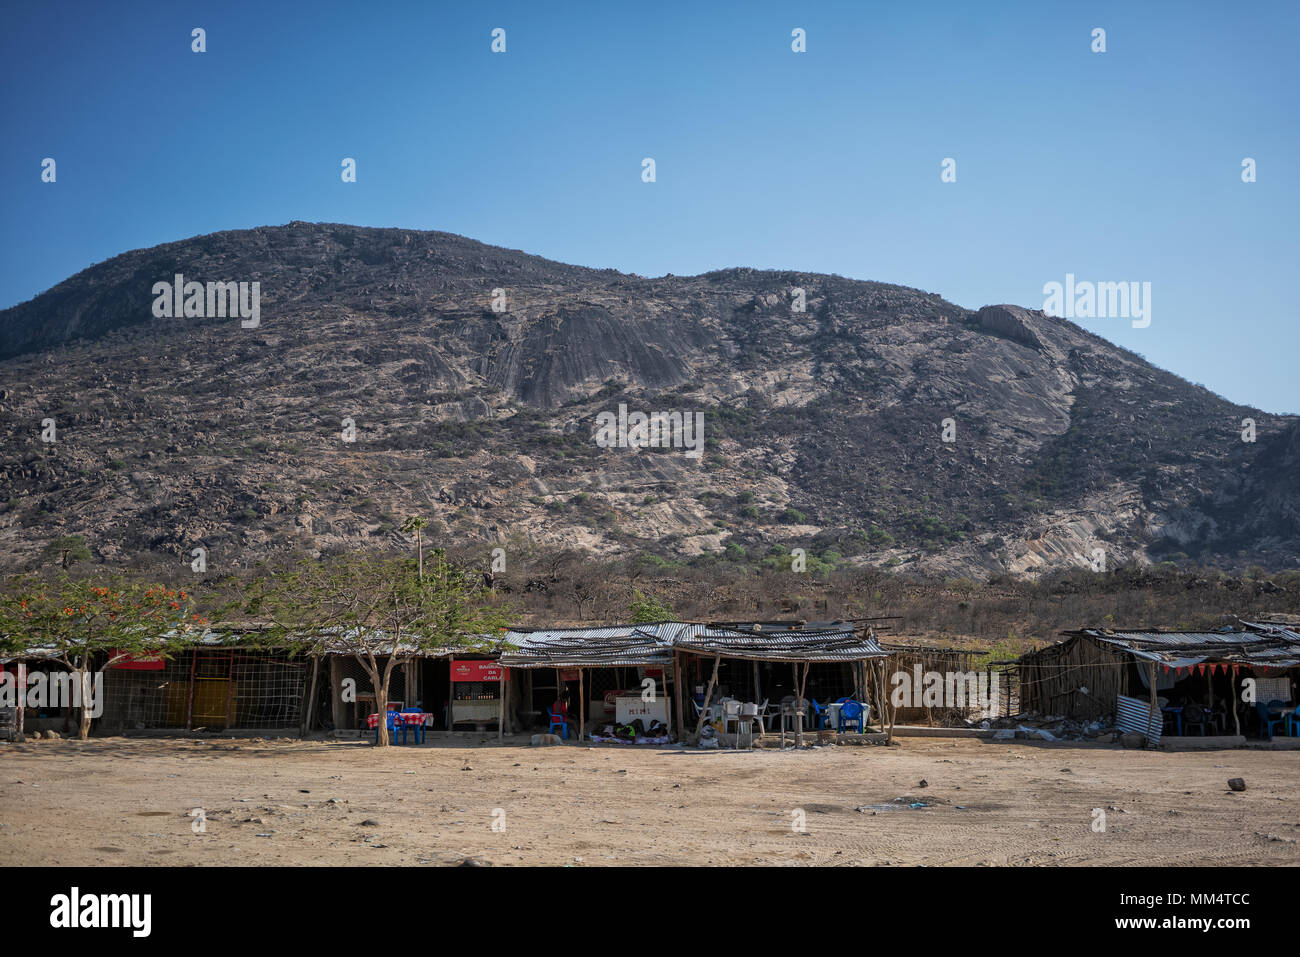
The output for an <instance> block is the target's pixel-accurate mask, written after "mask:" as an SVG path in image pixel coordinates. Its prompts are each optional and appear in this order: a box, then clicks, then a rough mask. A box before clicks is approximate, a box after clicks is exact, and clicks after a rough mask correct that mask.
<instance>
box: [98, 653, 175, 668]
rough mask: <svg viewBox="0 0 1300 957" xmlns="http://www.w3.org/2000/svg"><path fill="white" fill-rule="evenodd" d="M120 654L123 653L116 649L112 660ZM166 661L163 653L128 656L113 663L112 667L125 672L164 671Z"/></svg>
mask: <svg viewBox="0 0 1300 957" xmlns="http://www.w3.org/2000/svg"><path fill="white" fill-rule="evenodd" d="M120 654H123V652H121V651H118V650H116V649H114V650H113V653H112V655H111V656H110V659H111V658H116V657H117V656H118V655H120ZM165 660H166V659H165V658H163V656H162V653H161V652H158V653H156V654H143V655H127V656H126V657H125V658H123V659H121V660H120V661H115V662H113V665H112V667H114V668H121V669H123V670H125V671H162V670H163V668H164V667H165V665H164V661H165Z"/></svg>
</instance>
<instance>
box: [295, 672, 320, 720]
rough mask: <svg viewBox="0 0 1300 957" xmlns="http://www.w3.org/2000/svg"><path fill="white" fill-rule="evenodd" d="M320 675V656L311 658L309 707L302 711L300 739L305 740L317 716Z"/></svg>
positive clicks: (308, 693) (308, 692)
mask: <svg viewBox="0 0 1300 957" xmlns="http://www.w3.org/2000/svg"><path fill="white" fill-rule="evenodd" d="M319 675H320V655H312V656H311V683H310V684H309V685H308V691H307V705H306V707H304V708H303V709H302V728H301V730H300V731H299V732H298V737H300V738H305V737H306V736H307V732H308V731H310V730H311V719H312V718H313V717H314V716H315V714H316V679H317V677H318V676H319Z"/></svg>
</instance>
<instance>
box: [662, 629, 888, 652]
mask: <svg viewBox="0 0 1300 957" xmlns="http://www.w3.org/2000/svg"><path fill="white" fill-rule="evenodd" d="M676 645H677V647H678V648H681V649H682V650H684V651H691V652H694V653H696V654H701V655H721V656H722V657H724V658H746V659H751V660H755V661H858V660H860V659H863V658H883V657H885V656H886V654H887V652H885V651H884V650H882V649H881V647H880V645H879V644H877V643H876V639H875V637H874V635H872V634H871V633H870V631H868V632H866V633H863V634H858V633H857V631H856V630H855V629H854V627H853V623H852V622H848V621H833V622H808V623H807V624H804V625H801V626H797V627H795V626H782V625H777V626H771V625H763V626H760V625H753V626H750V627H746V626H744V625H726V626H717V625H707V626H703V627H700V628H698V630H696V631H695V632H694V633H688V634H685V635H683V636H681V637H680V638H678V640H677V642H676Z"/></svg>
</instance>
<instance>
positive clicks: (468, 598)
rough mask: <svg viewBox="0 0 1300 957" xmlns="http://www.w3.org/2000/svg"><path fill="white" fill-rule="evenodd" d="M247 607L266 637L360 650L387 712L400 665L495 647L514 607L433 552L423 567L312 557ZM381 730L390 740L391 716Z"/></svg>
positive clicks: (305, 647) (253, 596)
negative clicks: (494, 600) (391, 684)
mask: <svg viewBox="0 0 1300 957" xmlns="http://www.w3.org/2000/svg"><path fill="white" fill-rule="evenodd" d="M243 612H244V614H245V615H246V616H247V617H248V618H249V619H250V620H251V621H255V622H258V623H259V624H261V625H262V626H263V630H262V631H261V632H260V634H259V636H258V638H257V639H256V640H257V642H258V643H259V644H261V643H265V644H270V645H272V646H274V647H281V648H285V647H287V648H290V649H292V650H296V651H302V652H305V653H307V654H321V653H323V652H325V651H331V652H334V653H343V654H351V655H352V656H353V657H355V658H356V660H357V662H358V663H359V664H360V665H361V667H362V668H363V669H364V670H365V672H366V674H367V675H368V676H369V678H370V682H371V686H372V687H373V688H374V689H375V708H376V710H377V711H378V712H379V714H381V715H382V714H384V712H385V711H387V709H388V686H389V680H390V679H391V677H392V674H393V672H394V671H395V670H396V669H397V667H398V666H399V665H401V664H403V663H404V662H407V661H410V660H411V659H413V658H415V657H417V656H420V655H427V654H430V653H436V652H442V651H446V650H447V649H465V650H489V649H490V648H491V647H492V646H493V645H494V644H495V642H496V639H497V633H498V632H500V631H501V630H502V629H503V628H504V627H505V623H506V615H507V613H508V609H505V608H501V607H496V606H494V605H493V604H492V603H491V592H490V591H489V589H488V588H487V586H486V585H485V584H484V581H483V576H482V574H481V573H479V572H478V571H476V570H474V569H472V568H470V567H468V566H465V565H460V564H456V563H454V562H452V561H450V560H448V558H447V555H446V553H445V552H443V551H442V550H441V549H434V550H432V551H431V552H430V553H429V554H428V555H426V556H425V560H424V570H423V574H421V572H420V569H419V566H418V564H417V562H415V561H412V560H410V559H403V558H386V557H382V556H374V555H368V554H365V553H358V554H347V555H338V556H335V557H332V558H326V559H321V560H319V561H314V560H313V561H305V562H302V563H300V564H298V565H297V566H295V567H293V568H291V569H288V570H285V571H283V572H281V573H279V574H276V575H273V576H267V577H265V578H261V579H258V580H257V581H255V582H253V583H252V585H251V586H250V588H249V591H248V596H247V601H246V602H245V604H244V608H243ZM379 729H380V733H379V744H380V746H381V747H387V746H388V744H389V740H388V731H387V728H386V726H385V723H384V722H382V721H381V722H380V724H379Z"/></svg>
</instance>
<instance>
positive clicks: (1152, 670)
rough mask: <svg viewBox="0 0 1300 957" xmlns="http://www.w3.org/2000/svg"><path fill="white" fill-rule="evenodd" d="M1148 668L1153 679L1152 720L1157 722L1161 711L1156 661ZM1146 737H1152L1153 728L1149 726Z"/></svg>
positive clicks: (1151, 690)
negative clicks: (1157, 692)
mask: <svg viewBox="0 0 1300 957" xmlns="http://www.w3.org/2000/svg"><path fill="white" fill-rule="evenodd" d="M1147 668H1148V669H1149V670H1148V671H1147V675H1148V676H1149V677H1150V679H1151V687H1150V689H1149V690H1150V692H1151V705H1150V707H1151V720H1152V721H1155V720H1156V715H1157V714H1158V713H1159V711H1160V709H1159V708H1158V707H1157V706H1156V663H1155V662H1154V661H1153V662H1151V663H1150V664H1149V665H1148V666H1147ZM1163 720H1164V719H1163V718H1161V721H1162V722H1163ZM1146 736H1147V737H1148V738H1150V737H1151V727H1150V725H1148V726H1147V735H1146ZM1147 743H1148V744H1150V741H1148V742H1147Z"/></svg>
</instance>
